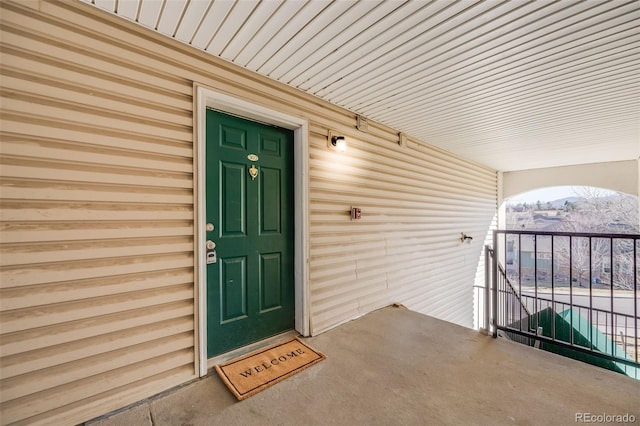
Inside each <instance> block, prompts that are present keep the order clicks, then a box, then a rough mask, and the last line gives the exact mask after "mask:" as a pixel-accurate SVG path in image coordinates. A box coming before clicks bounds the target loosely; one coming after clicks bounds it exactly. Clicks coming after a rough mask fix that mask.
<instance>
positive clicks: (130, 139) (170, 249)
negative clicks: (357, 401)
mask: <svg viewBox="0 0 640 426" xmlns="http://www.w3.org/2000/svg"><path fill="white" fill-rule="evenodd" d="M0 20H1V21H2V35H1V38H0V43H1V48H2V53H1V55H2V56H1V58H0V73H1V74H0V78H1V80H0V81H1V83H0V84H1V87H0V90H1V95H2V117H1V120H2V121H1V123H0V136H1V138H2V147H1V150H0V154H1V156H0V171H1V174H2V181H1V186H0V191H1V196H2V206H1V207H2V208H1V211H0V232H1V233H2V237H1V239H0V242H1V244H0V273H1V274H2V276H1V280H0V331H1V336H0V368H1V379H2V380H1V381H0V395H1V396H0V400H1V402H0V410H1V414H0V418H1V419H2V420H1V421H2V423H3V424H9V423H17V424H21V423H24V424H27V423H32V424H52V423H53V424H76V423H79V422H82V421H85V420H88V419H90V418H92V417H96V416H99V415H102V414H105V413H106V412H108V411H111V410H114V409H117V408H120V407H122V406H124V405H127V404H130V403H133V402H135V401H138V400H140V399H142V398H145V397H148V396H151V395H153V394H156V393H158V392H161V391H162V390H165V389H167V388H169V387H172V386H175V385H178V384H181V383H184V382H185V381H188V380H190V379H192V378H194V377H195V376H196V358H197V350H198V349H197V342H196V341H195V339H196V337H195V336H196V322H195V314H196V312H195V306H196V303H195V302H196V300H197V294H196V290H195V288H196V287H195V285H194V258H193V249H194V247H193V245H194V240H193V236H194V202H195V197H194V193H193V189H194V176H193V155H194V150H193V128H192V126H193V110H192V109H193V98H192V93H193V83H194V82H197V83H200V84H204V85H206V86H209V87H212V88H215V89H216V90H219V91H222V92H226V93H229V94H233V95H235V96H238V97H240V98H242V99H245V100H248V101H251V102H255V103H257V104H260V105H263V106H265V107H268V108H273V109H276V110H279V111H282V112H284V113H287V114H293V115H298V116H303V117H305V118H306V119H308V120H309V124H310V135H309V136H310V149H309V168H310V170H309V176H310V181H309V200H310V205H309V206H308V207H309V218H308V219H309V223H310V227H309V242H310V258H309V262H308V264H309V284H310V293H311V300H310V304H311V332H312V333H313V334H317V333H320V332H322V331H324V330H327V329H329V328H331V327H334V326H336V325H338V324H340V323H342V322H345V321H348V320H350V319H353V318H355V317H357V316H360V315H363V314H365V313H367V312H370V311H371V310H374V309H377V308H379V307H382V306H385V305H388V304H390V303H394V302H398V303H403V304H405V305H406V306H407V307H409V308H411V309H415V310H418V311H420V312H423V313H425V314H429V315H433V316H437V317H439V318H442V319H445V320H449V321H453V322H456V323H459V324H464V325H467V326H471V324H472V318H473V307H472V294H473V293H472V284H473V282H474V279H475V277H476V273H477V271H479V270H480V269H479V265H478V259H479V256H480V253H481V250H482V242H483V240H484V237H485V235H486V232H487V229H488V228H489V226H490V224H491V220H492V218H493V216H494V214H495V204H496V176H495V173H494V171H492V170H490V169H488V168H486V167H483V166H482V165H478V164H475V163H472V162H469V161H467V160H465V159H462V158H459V157H456V156H453V155H451V154H449V153H447V152H445V151H443V150H441V149H437V148H434V147H431V146H429V145H426V144H424V143H421V142H418V141H416V140H413V139H411V138H409V144H408V146H407V147H400V146H398V144H397V139H398V135H397V133H396V131H395V130H394V129H390V128H388V127H386V126H384V125H382V124H379V123H375V122H372V121H370V122H369V131H368V132H367V133H363V132H359V131H357V130H356V129H355V127H354V125H355V115H354V114H353V113H351V112H349V111H346V110H344V109H341V108H339V107H337V106H335V105H330V104H327V103H324V102H321V101H319V100H318V99H317V98H314V97H312V96H308V95H305V94H304V93H302V92H300V91H297V90H294V89H292V88H290V87H287V86H284V85H281V84H279V83H276V82H273V81H270V80H268V79H266V78H263V77H260V76H258V75H257V74H254V73H251V72H248V71H245V70H242V69H239V68H238V67H236V66H234V65H232V64H230V63H227V62H225V61H222V60H218V59H215V58H212V57H210V56H209V55H206V54H205V53H203V52H200V51H197V50H196V49H193V48H190V47H188V46H185V45H183V44H181V43H178V42H176V41H174V40H170V39H167V38H162V37H160V36H158V35H156V34H154V33H153V32H152V31H150V30H147V29H143V28H140V27H138V26H136V25H134V24H132V23H130V22H126V21H124V20H121V19H119V18H116V17H113V16H111V15H108V14H106V13H104V12H101V11H99V10H97V9H96V8H94V7H91V6H89V5H86V4H82V3H79V2H59V1H51V2H49V1H33V2H21V1H15V2H14V1H3V2H0ZM329 130H331V131H334V132H338V133H342V134H344V135H345V136H347V138H348V140H347V143H348V148H347V152H345V153H336V152H333V151H331V150H329V149H327V146H326V134H327V132H328V131H329ZM351 206H358V207H361V208H362V209H363V219H362V220H361V221H358V222H355V221H351V220H350V218H349V209H350V207H351ZM460 232H465V233H467V234H470V235H472V236H473V237H474V240H473V243H472V244H460V242H459V236H460Z"/></svg>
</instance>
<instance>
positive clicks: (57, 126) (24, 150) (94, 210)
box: [0, 2, 196, 424]
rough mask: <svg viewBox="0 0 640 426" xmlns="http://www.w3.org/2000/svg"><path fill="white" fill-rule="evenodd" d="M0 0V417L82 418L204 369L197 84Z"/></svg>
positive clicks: (66, 25) (59, 421)
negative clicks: (198, 300)
mask: <svg viewBox="0 0 640 426" xmlns="http://www.w3.org/2000/svg"><path fill="white" fill-rule="evenodd" d="M31 4H37V3H31ZM0 6H1V7H2V11H1V12H0V16H1V19H2V24H3V32H2V38H1V42H2V59H1V61H0V67H1V72H2V77H1V78H2V88H1V95H2V124H1V127H0V131H1V136H2V149H1V154H2V155H1V158H0V169H1V171H2V186H1V191H2V210H1V212H0V231H1V232H2V239H1V242H2V244H1V246H0V268H1V272H2V280H1V284H0V324H1V332H2V336H1V337H0V354H1V358H0V368H1V371H2V373H1V374H2V381H1V383H0V407H1V410H2V411H1V415H0V417H1V419H2V423H3V424H10V423H18V424H20V423H48V424H75V423H78V422H80V421H84V420H87V419H89V418H91V417H95V416H97V415H100V414H103V413H104V412H105V411H110V410H113V409H115V408H118V407H120V406H122V405H126V404H129V403H132V402H135V401H136V400H138V399H141V398H144V397H145V396H149V395H152V394H154V393H157V392H159V391H161V390H163V389H166V388H168V387H171V386H175V385H178V384H180V383H183V382H184V381H186V380H189V379H191V378H193V377H195V347H196V345H195V334H194V327H195V323H194V272H193V271H194V269H193V264H194V262H193V235H194V229H193V202H194V197H193V148H192V140H193V129H192V125H193V117H192V105H193V102H192V99H191V93H192V81H190V80H189V79H187V78H184V77H181V76H178V75H171V74H170V73H163V72H159V71H156V72H153V71H152V69H151V68H150V67H149V66H147V67H141V66H140V65H139V64H138V63H139V62H140V61H141V60H142V58H139V59H138V60H137V61H136V60H131V61H124V60H116V59H114V58H113V48H109V46H107V45H106V44H104V45H101V46H100V49H98V50H96V45H95V43H96V39H93V38H92V37H91V36H90V35H89V34H88V33H87V32H86V31H82V30H79V29H78V28H76V27H74V26H73V25H70V22H71V21H69V22H64V21H61V20H58V19H55V18H53V19H52V18H51V17H50V16H47V15H46V14H42V13H39V12H37V11H35V10H32V9H30V8H29V7H28V6H29V4H28V3H20V2H17V3H10V2H3V3H2V4H1V5H0ZM51 6H52V7H54V8H56V9H58V8H63V9H64V8H66V7H67V5H65V4H62V3H59V4H51ZM74 7H75V6H74ZM67 10H68V11H71V10H73V8H72V9H67ZM72 15H73V12H72ZM70 17H71V16H70ZM76 17H78V18H79V21H82V20H83V19H84V22H85V25H88V26H91V25H92V24H91V19H90V18H89V17H88V16H84V17H82V16H81V15H76ZM137 62H138V63H137ZM151 384H153V385H151ZM90 407H92V408H90Z"/></svg>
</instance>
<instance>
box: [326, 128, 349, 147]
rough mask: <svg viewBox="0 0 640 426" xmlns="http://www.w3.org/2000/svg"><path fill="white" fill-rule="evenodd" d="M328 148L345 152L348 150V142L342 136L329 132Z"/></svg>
mask: <svg viewBox="0 0 640 426" xmlns="http://www.w3.org/2000/svg"><path fill="white" fill-rule="evenodd" d="M327 146H328V147H329V148H331V149H335V150H337V151H344V150H345V148H346V140H345V137H344V136H342V135H336V134H334V133H333V132H332V131H331V130H329V136H328V138H327Z"/></svg>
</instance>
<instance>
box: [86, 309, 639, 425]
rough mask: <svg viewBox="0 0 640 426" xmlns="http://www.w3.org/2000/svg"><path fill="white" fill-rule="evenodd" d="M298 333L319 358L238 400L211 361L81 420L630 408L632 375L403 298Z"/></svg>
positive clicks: (319, 418)
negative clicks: (440, 316) (164, 387)
mask: <svg viewBox="0 0 640 426" xmlns="http://www.w3.org/2000/svg"><path fill="white" fill-rule="evenodd" d="M307 342H308V343H309V344H311V345H312V346H313V347H314V348H316V349H318V350H320V351H322V352H324V353H325V354H326V355H327V359H326V360H325V361H323V362H321V363H320V364H318V365H316V366H313V367H311V368H309V369H307V370H305V371H303V372H301V373H299V374H298V375H296V376H293V377H291V378H289V379H287V380H285V381H284V382H281V383H278V384H277V385H275V386H273V387H271V388H269V389H267V390H265V391H263V392H261V393H259V394H257V395H255V396H253V397H251V398H249V399H247V400H244V401H242V402H237V401H236V400H235V398H234V397H233V396H232V395H231V393H229V391H228V390H227V389H226V388H225V386H224V384H223V383H222V381H220V380H219V378H218V377H217V375H215V373H212V372H211V373H210V374H209V375H208V376H207V377H205V378H203V379H201V380H198V381H196V382H193V383H191V384H189V385H187V386H184V387H182V388H179V389H177V390H174V391H170V392H169V393H166V394H163V395H160V396H157V397H154V398H151V399H149V400H147V401H143V402H142V403H140V404H138V405H135V406H133V407H130V408H129V409H127V410H126V411H123V412H119V413H117V414H114V415H112V416H111V417H105V418H101V419H96V420H95V421H93V422H90V424H92V425H100V426H112V425H123V424H136V425H151V424H153V425H156V426H159V425H179V424H183V425H184V424H193V425H203V424H224V425H263V424H283V425H289V424H291V425H293V424H296V425H300V424H305V425H324V424H344V425H347V424H352V425H357V424H367V425H373V424H379V425H389V424H405V425H412V424H455V425H460V424H492V425H499V424H572V423H574V422H576V419H578V420H579V419H580V418H582V419H586V418H588V417H587V416H588V415H599V416H602V415H607V416H618V415H619V416H625V415H626V416H627V417H626V419H628V420H631V419H632V418H633V419H635V421H637V420H638V419H640V382H639V381H636V380H633V379H631V378H628V377H625V376H623V375H622V374H617V373H614V372H612V371H608V370H605V369H602V368H598V367H594V366H592V365H589V364H586V363H583V362H579V361H575V360H572V359H569V358H565V357H562V356H559V355H556V354H553V353H549V352H545V351H542V350H537V349H532V348H528V347H525V346H523V345H520V344H517V343H514V342H511V341H508V340H506V339H492V338H491V337H490V336H486V335H483V334H481V333H478V332H476V331H473V330H470V329H467V328H464V327H460V326H457V325H454V324H451V323H448V322H444V321H440V320H437V319H434V318H432V317H428V316H425V315H422V314H419V313H416V312H412V311H410V310H407V309H404V308H393V307H388V308H384V309H381V310H378V311H375V312H373V313H370V314H368V315H366V316H364V317H361V318H360V319H358V320H355V321H352V322H350V323H347V324H345V325H342V326H340V327H338V328H335V329H333V330H332V331H329V332H327V333H324V334H321V335H320V336H317V337H314V338H310V339H308V340H307ZM580 416H582V417H580ZM632 416H633V417H632ZM631 421H632V422H633V421H634V420H631Z"/></svg>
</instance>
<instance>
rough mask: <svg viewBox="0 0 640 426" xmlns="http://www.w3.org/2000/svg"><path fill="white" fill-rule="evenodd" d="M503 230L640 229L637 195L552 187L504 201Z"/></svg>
mask: <svg viewBox="0 0 640 426" xmlns="http://www.w3.org/2000/svg"><path fill="white" fill-rule="evenodd" d="M504 229H507V230H530V231H543V232H600V233H616V234H618V233H621V234H634V233H639V232H640V219H639V206H638V197H636V196H634V195H630V194H625V193H623V192H617V191H612V190H609V189H604V188H597V187H592V186H554V187H546V188H540V189H535V190H532V191H527V192H524V193H521V194H518V195H514V196H512V197H509V198H507V199H506V200H504Z"/></svg>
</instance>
